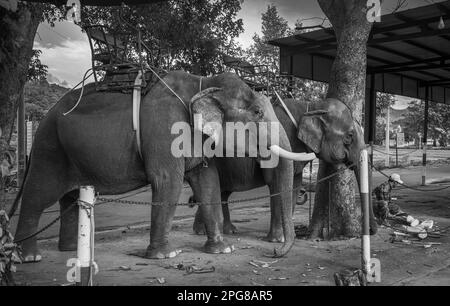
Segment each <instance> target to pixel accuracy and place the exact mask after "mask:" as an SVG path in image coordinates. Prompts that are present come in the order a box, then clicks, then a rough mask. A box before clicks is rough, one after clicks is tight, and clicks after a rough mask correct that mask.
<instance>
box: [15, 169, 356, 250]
mask: <svg viewBox="0 0 450 306" xmlns="http://www.w3.org/2000/svg"><path fill="white" fill-rule="evenodd" d="M354 166H355V164H351V165H350V166H348V167H345V168H342V169H339V170H337V171H336V172H334V173H332V174H330V175H328V176H325V177H323V178H321V179H320V180H318V181H317V182H316V183H317V184H318V183H321V182H324V181H326V180H329V179H331V178H333V177H335V176H336V175H339V174H340V173H342V172H344V171H346V170H349V169H351V168H353V167H354ZM299 188H301V186H298V187H295V188H292V189H289V190H284V191H281V192H278V193H274V194H270V195H264V196H259V197H253V198H247V199H242V200H233V201H221V202H216V203H201V202H195V203H173V204H169V203H167V202H145V201H131V200H123V199H124V198H128V197H131V196H134V195H137V194H140V193H143V192H145V191H148V190H149V189H150V188H147V189H146V190H143V191H139V192H137V193H134V194H131V195H125V196H123V197H120V198H116V199H109V198H105V197H98V196H97V197H96V201H101V202H95V204H94V206H99V205H103V204H107V203H112V202H114V203H121V204H130V205H152V206H162V205H177V206H195V205H222V204H235V203H243V202H252V201H257V200H261V199H266V198H272V197H275V196H278V195H281V194H283V193H288V192H292V191H294V190H297V189H299ZM80 204H82V205H83V204H86V202H84V201H81V200H77V201H74V202H73V203H72V204H71V205H69V207H67V208H66V209H64V210H63V211H62V212H61V214H60V215H59V216H58V217H56V218H55V219H54V220H53V221H51V222H50V223H48V224H47V225H45V226H44V227H43V228H41V229H40V230H38V231H37V232H35V233H33V234H31V235H29V236H26V237H25V238H22V239H19V240H15V241H14V243H20V242H23V241H25V240H28V239H31V238H33V237H36V236H37V235H39V234H40V233H42V232H44V231H45V230H47V229H48V228H50V227H51V226H52V225H53V224H55V223H56V222H57V221H58V220H59V219H61V218H62V217H63V216H64V215H65V214H67V213H68V212H69V210H70V209H72V208H73V207H75V206H76V205H80ZM87 204H89V205H92V204H90V203H87Z"/></svg>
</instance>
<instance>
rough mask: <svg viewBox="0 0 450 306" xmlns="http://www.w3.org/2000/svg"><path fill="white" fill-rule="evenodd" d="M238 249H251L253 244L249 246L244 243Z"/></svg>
mask: <svg viewBox="0 0 450 306" xmlns="http://www.w3.org/2000/svg"><path fill="white" fill-rule="evenodd" d="M240 249H242V250H246V249H253V246H251V245H245V246H242V247H240Z"/></svg>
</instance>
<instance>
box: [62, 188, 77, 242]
mask: <svg viewBox="0 0 450 306" xmlns="http://www.w3.org/2000/svg"><path fill="white" fill-rule="evenodd" d="M78 195H79V191H78V190H73V191H71V192H68V193H66V194H65V195H64V196H63V197H62V198H61V199H60V200H59V206H60V212H61V222H60V224H61V225H60V228H59V243H58V249H59V250H60V251H74V250H76V249H77V236H78V205H75V206H72V207H70V206H71V205H73V203H75V202H76V201H77V199H78ZM63 213H64V214H63Z"/></svg>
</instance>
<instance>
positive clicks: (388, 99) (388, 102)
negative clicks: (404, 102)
mask: <svg viewBox="0 0 450 306" xmlns="http://www.w3.org/2000/svg"><path fill="white" fill-rule="evenodd" d="M394 104H395V96H394V95H391V94H388V93H384V92H377V97H376V108H375V113H376V128H375V130H376V131H375V132H376V134H375V144H379V145H381V144H382V143H383V141H384V140H385V139H386V118H387V115H386V112H387V108H388V107H392V106H393V105H394Z"/></svg>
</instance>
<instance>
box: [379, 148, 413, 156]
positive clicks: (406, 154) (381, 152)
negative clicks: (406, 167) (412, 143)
mask: <svg viewBox="0 0 450 306" xmlns="http://www.w3.org/2000/svg"><path fill="white" fill-rule="evenodd" d="M373 150H374V151H375V152H378V153H380V154H384V155H389V156H408V155H411V154H412V153H414V152H417V151H419V149H415V150H413V151H411V152H407V153H402V154H394V153H389V154H388V153H386V152H383V151H380V150H377V149H375V148H373Z"/></svg>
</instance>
